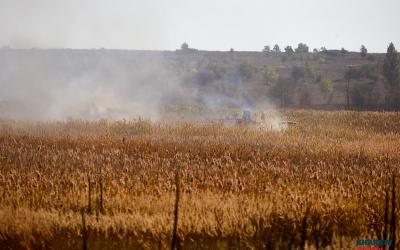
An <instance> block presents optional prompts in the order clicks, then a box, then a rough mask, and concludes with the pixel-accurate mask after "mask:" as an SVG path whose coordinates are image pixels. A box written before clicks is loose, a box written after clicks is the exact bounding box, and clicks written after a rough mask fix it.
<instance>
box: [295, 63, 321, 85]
mask: <svg viewBox="0 0 400 250" xmlns="http://www.w3.org/2000/svg"><path fill="white" fill-rule="evenodd" d="M290 75H291V77H292V79H293V80H294V81H295V82H296V83H299V82H300V81H303V82H306V83H308V82H313V81H314V80H315V72H314V69H313V68H312V67H311V66H310V64H309V63H308V62H307V63H305V64H304V66H302V67H299V66H294V67H293V68H292V71H291V73H290Z"/></svg>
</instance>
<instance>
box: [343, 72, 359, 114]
mask: <svg viewBox="0 0 400 250" xmlns="http://www.w3.org/2000/svg"><path fill="white" fill-rule="evenodd" d="M359 78H360V73H359V71H358V70H356V69H355V68H354V67H353V66H349V67H348V68H347V70H346V71H345V72H344V79H346V81H347V85H346V102H347V104H346V108H347V109H350V80H352V79H359Z"/></svg>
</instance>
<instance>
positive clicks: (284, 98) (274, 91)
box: [269, 77, 293, 108]
mask: <svg viewBox="0 0 400 250" xmlns="http://www.w3.org/2000/svg"><path fill="white" fill-rule="evenodd" d="M292 84H293V81H292V80H290V79H289V78H282V77H278V79H277V81H276V82H275V84H274V85H272V88H271V89H270V92H269V93H270V95H271V96H272V97H273V98H276V99H278V100H279V101H280V106H281V108H284V107H286V106H287V105H288V104H289V102H290V100H291V98H289V89H290V88H291V87H292Z"/></svg>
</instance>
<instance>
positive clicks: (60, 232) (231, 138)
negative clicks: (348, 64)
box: [0, 111, 400, 249]
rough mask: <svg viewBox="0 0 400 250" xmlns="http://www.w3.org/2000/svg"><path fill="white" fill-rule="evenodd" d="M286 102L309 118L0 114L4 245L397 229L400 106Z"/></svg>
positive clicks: (123, 244)
mask: <svg viewBox="0 0 400 250" xmlns="http://www.w3.org/2000/svg"><path fill="white" fill-rule="evenodd" d="M284 116H285V118H288V119H291V120H294V121H301V123H299V124H298V125H297V126H293V127H290V128H289V129H288V130H286V131H285V132H279V131H268V132H265V131H261V130H258V129H253V128H248V127H242V126H231V127H226V126H223V125H220V124H202V125H199V124H197V125H196V124H190V123H185V124H174V125H171V124H162V123H150V122H147V121H143V120H139V121H132V122H128V121H120V122H108V121H100V122H83V121H74V120H71V121H67V122H62V123H28V122H10V121H2V122H0V245H1V246H6V247H7V248H11V249H20V248H23V249H33V248H35V249H36V248H46V249H82V248H84V249H132V248H145V249H159V248H161V249H168V248H170V247H171V241H172V238H173V235H174V236H175V242H174V243H173V245H174V247H177V248H179V247H182V248H183V249H203V248H211V249H235V248H240V249H293V248H312V249H314V248H316V249H321V248H324V247H327V246H330V247H331V248H335V249H338V248H343V249H349V248H354V246H355V240H356V239H382V238H383V237H384V235H386V236H387V238H389V237H390V238H391V239H393V238H396V236H397V239H398V238H399V237H398V231H396V227H397V228H398V226H399V225H398V221H397V219H396V218H399V215H398V207H397V209H396V206H398V202H397V201H396V199H398V198H396V197H397V196H396V193H398V190H397V189H398V186H396V185H395V183H392V182H393V176H394V175H398V173H399V171H398V166H399V163H400V156H399V155H400V154H399V153H400V147H399V145H400V134H399V132H400V117H399V115H398V114H397V113H375V112H362V113H357V112H317V111H286V112H285V113H284ZM177 169H179V178H178V177H176V176H178V175H176V173H177ZM176 187H179V190H176ZM396 190H397V191H396ZM391 197H394V199H392V198H391ZM177 199H178V201H179V204H177V203H176V202H175V201H176V200H177ZM176 204H177V206H175V205H176ZM174 211H175V212H174ZM178 211H179V213H178ZM174 215H178V216H179V218H175V219H174ZM175 217H176V216H175ZM174 220H175V221H176V222H177V223H176V224H177V226H176V233H173V228H174V227H173V224H174ZM85 247H86V248H85Z"/></svg>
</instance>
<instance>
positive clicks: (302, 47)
mask: <svg viewBox="0 0 400 250" xmlns="http://www.w3.org/2000/svg"><path fill="white" fill-rule="evenodd" d="M308 50H309V48H308V46H307V44H305V43H299V44H298V45H297V48H296V53H299V54H302V53H308Z"/></svg>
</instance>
